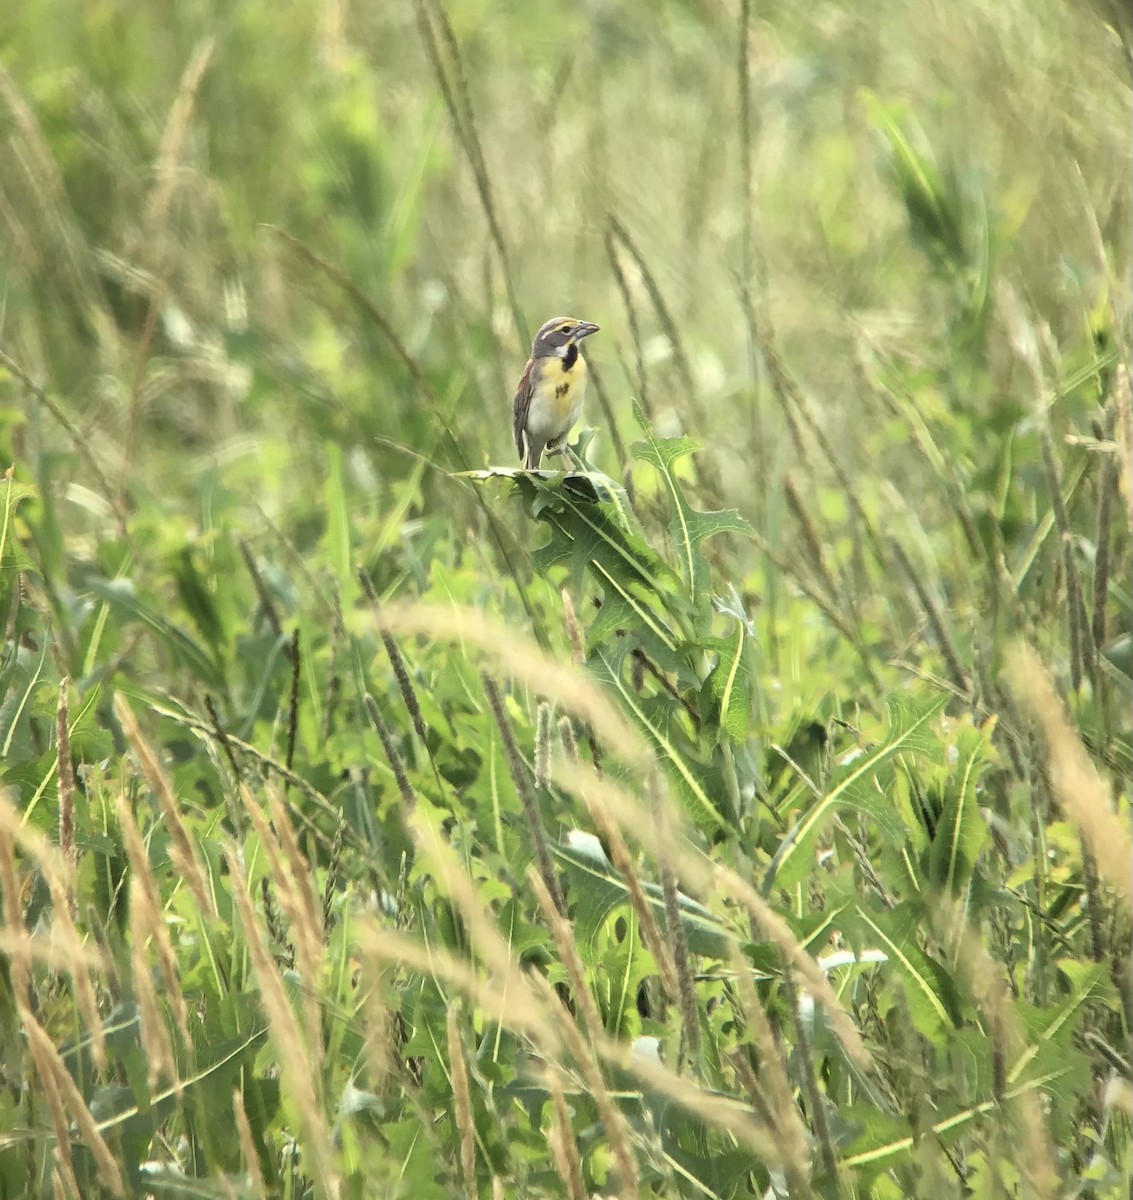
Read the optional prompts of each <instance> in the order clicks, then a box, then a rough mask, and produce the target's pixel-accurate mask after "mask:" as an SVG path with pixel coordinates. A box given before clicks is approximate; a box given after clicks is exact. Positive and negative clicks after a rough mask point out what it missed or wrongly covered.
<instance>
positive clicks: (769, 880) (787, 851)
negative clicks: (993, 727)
mask: <svg viewBox="0 0 1133 1200" xmlns="http://www.w3.org/2000/svg"><path fill="white" fill-rule="evenodd" d="M947 699H948V698H947V697H946V696H936V697H933V698H932V699H931V700H929V701H928V703H927V704H924V705H922V706H921V707H919V708H914V707H912V706H910V705H908V704H906V703H905V702H904V701H903V700H900V699H897V698H896V697H890V698H889V700H888V703H887V707H888V709H889V728H888V730H887V734H886V737H885V740H884V741H882V742H880V743H879V744H877V745H876V746H874V747H872V748H871V749H870V750H868V751H866V752H865V753H863V754H861V755H860V756H858V757H857V758H854V759H853V760H852V761H847V762H845V763H844V764H843V766H842V767H841V768H840V769H839V770H838V771H837V772H836V773H835V775H834V777H833V779H832V780H831V782H830V787H829V790H828V791H827V793H826V795H825V796H823V797H822V799H821V800H819V801H818V802H817V803H816V804H815V805H814V806H813V807H812V808H811V809H810V810H809V811H808V812H807V813H806V815H805V816H803V818H802V819H801V820H800V821H799V823H798V824H797V825H796V826H795V827H794V829H792V830H791V832H790V833H789V834H788V835H787V837H786V838H784V839H783V842H782V843H781V844H780V847H779V850H778V852H777V853H776V854H775V857H774V858H773V859H772V861H771V866H770V867H769V868H768V871H767V874H766V876H765V877H764V881H763V894H764V895H765V896H769V895H770V894H771V890H772V888H774V887H781V888H791V887H793V886H794V885H795V884H796V883H798V882H799V881H800V880H802V879H803V878H805V876H806V874H807V873H808V872H809V871H810V870H811V868H812V865H813V859H814V845H815V843H816V841H817V840H818V837H819V834H820V833H821V832H822V829H823V828H824V826H825V823H826V821H828V820H829V819H830V817H831V816H833V814H834V813H835V812H837V811H839V810H840V809H841V808H854V809H857V810H858V811H859V812H862V813H865V814H866V815H867V816H869V817H872V818H873V819H874V820H875V821H876V822H877V823H878V824H879V825H880V826H881V828H882V830H883V831H884V832H886V833H887V834H889V835H890V836H895V835H896V834H897V833H898V832H900V829H901V823H900V819H899V817H898V815H897V812H896V810H895V807H894V805H893V804H892V803H891V802H890V800H889V798H888V797H887V796H886V794H885V789H884V787H883V786H882V784H881V782H880V781H879V779H878V776H879V774H880V772H881V770H882V768H883V767H885V766H886V765H888V764H889V763H890V762H892V760H893V759H894V758H896V757H897V756H898V755H900V754H925V755H930V754H937V753H939V750H940V745H939V742H938V741H937V740H936V739H935V738H933V737H932V736H931V735H930V734H929V732H928V731H929V727H930V726H931V724H932V722H933V721H934V720H935V718H936V716H937V714H938V713H939V712H940V710H941V709H942V708H943V707H944V705H945V704H946V703H947Z"/></svg>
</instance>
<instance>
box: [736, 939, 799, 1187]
mask: <svg viewBox="0 0 1133 1200" xmlns="http://www.w3.org/2000/svg"><path fill="white" fill-rule="evenodd" d="M730 949H731V959H732V970H733V972H734V973H735V987H736V991H737V992H739V996H740V1001H741V1003H742V1005H743V1008H742V1015H743V1018H744V1020H745V1021H746V1022H747V1026H748V1029H749V1030H750V1031H751V1035H752V1041H753V1042H754V1043H755V1048H756V1049H757V1050H758V1051H759V1069H760V1079H761V1080H762V1087H760V1084H759V1083H757V1082H756V1081H755V1079H754V1078H753V1079H752V1080H751V1081H749V1085H748V1086H749V1091H750V1090H751V1085H752V1084H754V1085H755V1086H756V1087H757V1088H759V1089H760V1090H762V1089H764V1088H765V1089H766V1092H767V1099H768V1103H767V1106H766V1107H767V1116H768V1118H769V1119H770V1121H771V1122H772V1132H773V1133H774V1136H775V1140H776V1142H777V1144H778V1146H779V1148H780V1150H781V1152H782V1155H783V1169H784V1172H785V1173H786V1175H787V1182H788V1184H789V1186H790V1193H791V1195H792V1196H796V1195H797V1196H799V1197H806V1196H808V1195H810V1194H811V1188H810V1169H809V1165H808V1162H809V1157H810V1156H809V1153H808V1151H807V1135H806V1126H805V1125H804V1124H803V1119H802V1117H801V1116H800V1115H799V1110H798V1108H797V1106H796V1105H795V1096H794V1089H793V1088H792V1087H791V1082H790V1080H789V1079H788V1078H787V1068H786V1065H785V1063H784V1062H783V1056H782V1054H781V1052H780V1050H779V1045H778V1043H777V1042H776V1041H775V1036H774V1034H773V1033H772V1032H771V1023H770V1022H769V1021H768V1020H767V1014H766V1013H765V1012H764V1010H763V1005H762V1004H761V1003H760V1000H759V993H758V992H757V991H756V990H755V984H754V983H752V980H751V964H750V963H749V962H748V961H747V959H746V958H745V957H744V956H743V954H742V952H741V951H740V948H739V947H738V946H732V947H731V948H730Z"/></svg>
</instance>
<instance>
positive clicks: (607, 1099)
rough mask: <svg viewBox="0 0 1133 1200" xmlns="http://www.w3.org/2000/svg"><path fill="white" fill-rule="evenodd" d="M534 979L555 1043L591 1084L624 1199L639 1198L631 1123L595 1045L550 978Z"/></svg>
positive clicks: (596, 1033)
mask: <svg viewBox="0 0 1133 1200" xmlns="http://www.w3.org/2000/svg"><path fill="white" fill-rule="evenodd" d="M531 983H532V985H533V987H534V989H535V991H536V993H537V994H539V996H540V1001H539V1003H540V1007H542V1008H543V1009H544V1011H545V1012H546V1013H547V1014H548V1015H549V1016H550V1018H551V1020H552V1021H553V1023H554V1028H555V1029H556V1030H557V1031H558V1035H559V1036H558V1037H557V1038H556V1044H557V1043H558V1042H559V1040H560V1039H561V1042H562V1043H563V1044H564V1045H565V1047H566V1049H567V1050H568V1051H569V1052H570V1054H571V1056H572V1057H573V1058H574V1060H575V1062H577V1063H578V1065H579V1067H580V1068H581V1069H582V1073H583V1076H584V1078H585V1079H586V1084H587V1086H588V1087H589V1088H590V1095H591V1099H592V1100H593V1101H594V1105H595V1107H596V1108H597V1109H598V1116H599V1118H600V1119H601V1121H602V1127H603V1128H604V1129H605V1130H606V1137H607V1138H609V1141H610V1151H611V1153H612V1154H613V1157H614V1169H615V1171H616V1172H617V1176H618V1182H619V1185H620V1187H621V1193H620V1195H621V1197H622V1200H637V1196H638V1191H637V1176H638V1170H637V1159H636V1157H635V1156H634V1153H633V1147H632V1145H631V1144H630V1131H629V1126H628V1124H627V1123H626V1119H625V1117H624V1116H623V1115H622V1112H621V1110H620V1109H619V1108H618V1107H617V1105H616V1104H615V1103H614V1101H613V1097H612V1096H611V1095H610V1092H609V1089H608V1088H607V1087H606V1080H605V1079H604V1078H603V1076H602V1069H601V1067H600V1066H599V1063H598V1059H597V1056H596V1055H595V1053H594V1048H593V1046H590V1045H587V1042H586V1039H585V1038H584V1037H583V1036H582V1031H581V1030H580V1029H579V1027H578V1025H577V1024H576V1022H575V1019H574V1017H573V1016H572V1014H571V1013H570V1011H569V1010H568V1009H567V1007H566V1005H565V1004H564V1003H563V1002H562V1000H561V999H560V998H559V996H558V995H557V994H556V992H555V990H554V988H553V987H552V986H551V984H550V983H549V982H548V981H547V979H546V978H545V977H544V976H542V975H537V974H534V973H533V974H532V975H531ZM595 1039H597V1040H599V1041H602V1042H605V1041H606V1039H605V1037H603V1036H602V1033H601V1027H600V1026H597V1027H593V1028H592V1031H591V1040H592V1041H594V1040H595Z"/></svg>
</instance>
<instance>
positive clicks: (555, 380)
mask: <svg viewBox="0 0 1133 1200" xmlns="http://www.w3.org/2000/svg"><path fill="white" fill-rule="evenodd" d="M542 367H543V369H542V371H541V372H540V377H539V385H538V387H537V388H536V394H537V397H538V399H539V400H540V401H541V404H540V407H542V406H543V405H544V404H546V405H548V406H549V407H550V409H551V411H552V412H554V414H555V418H556V420H557V421H558V422H565V421H566V420H567V419H568V418H569V417H570V416H571V415H572V414H573V413H576V412H577V407H578V404H579V402H580V401H581V398H582V392H583V388H584V385H585V383H586V359H584V358H583V357H582V355H581V354H580V355H579V356H578V358H576V359H575V360H574V366H573V367H571V369H570V370H569V371H564V370H563V362H562V359H561V358H547V359H544V360H543V363H542Z"/></svg>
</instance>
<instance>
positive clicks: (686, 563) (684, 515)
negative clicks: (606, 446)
mask: <svg viewBox="0 0 1133 1200" xmlns="http://www.w3.org/2000/svg"><path fill="white" fill-rule="evenodd" d="M633 411H634V416H635V417H636V419H637V423H638V424H639V425H640V426H641V429H642V431H643V432H644V434H645V441H643V442H635V443H634V444H633V446H631V447H630V452H631V453H632V454H633V456H634V458H636V459H639V460H640V461H642V462H647V463H649V464H650V465H651V466H653V467H655V468H656V469H657V472H658V473H659V475H660V476H661V480H662V483H663V484H664V486H665V490H666V492H667V493H668V498H669V506H670V508H671V509H672V513H673V518H672V535H673V541H674V543H675V545H676V547H677V554H678V557H679V559H680V571H681V575H682V577H683V578H684V582H685V587H686V588H687V589H688V594H689V596H690V598H691V600H692V607H693V610H694V612H695V613H696V614H697V616H698V617H700V618H701V619H704V618H705V617H706V616H707V603H708V598H709V596H708V592H709V581H708V564H707V563H706V562H705V561H704V558H703V556H702V555H701V553H700V551H699V546H700V543H701V542H703V541H704V540H705V539H706V538H710V537H713V536H715V535H716V534H719V533H739V534H743V535H744V536H747V537H750V536H751V533H752V529H751V526H750V525H749V524H748V523H747V521H745V520H744V519H743V517H741V516H740V514H739V512H738V511H737V510H736V509H726V510H722V511H719V512H701V511H699V510H698V509H695V508H693V507H692V506H691V505H690V504H689V502H688V500H687V499H686V498H685V493H684V488H683V486H682V485H681V482H680V480H679V479H678V478H677V476H676V475H675V474H674V472H673V464H674V463H676V462H678V461H679V460H680V459H682V458H685V457H686V456H687V455H689V454H691V453H692V452H693V451H694V450H695V449H696V447H695V445H694V443H693V442H692V441H691V440H690V439H689V438H687V437H679V438H658V437H656V436H655V435H654V433H653V430H652V428H651V427H650V425H649V422H648V420H647V419H646V417H645V413H644V410H643V409H642V408H641V405H640V403H639V402H638V401H636V400H635V401H634V407H633Z"/></svg>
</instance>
